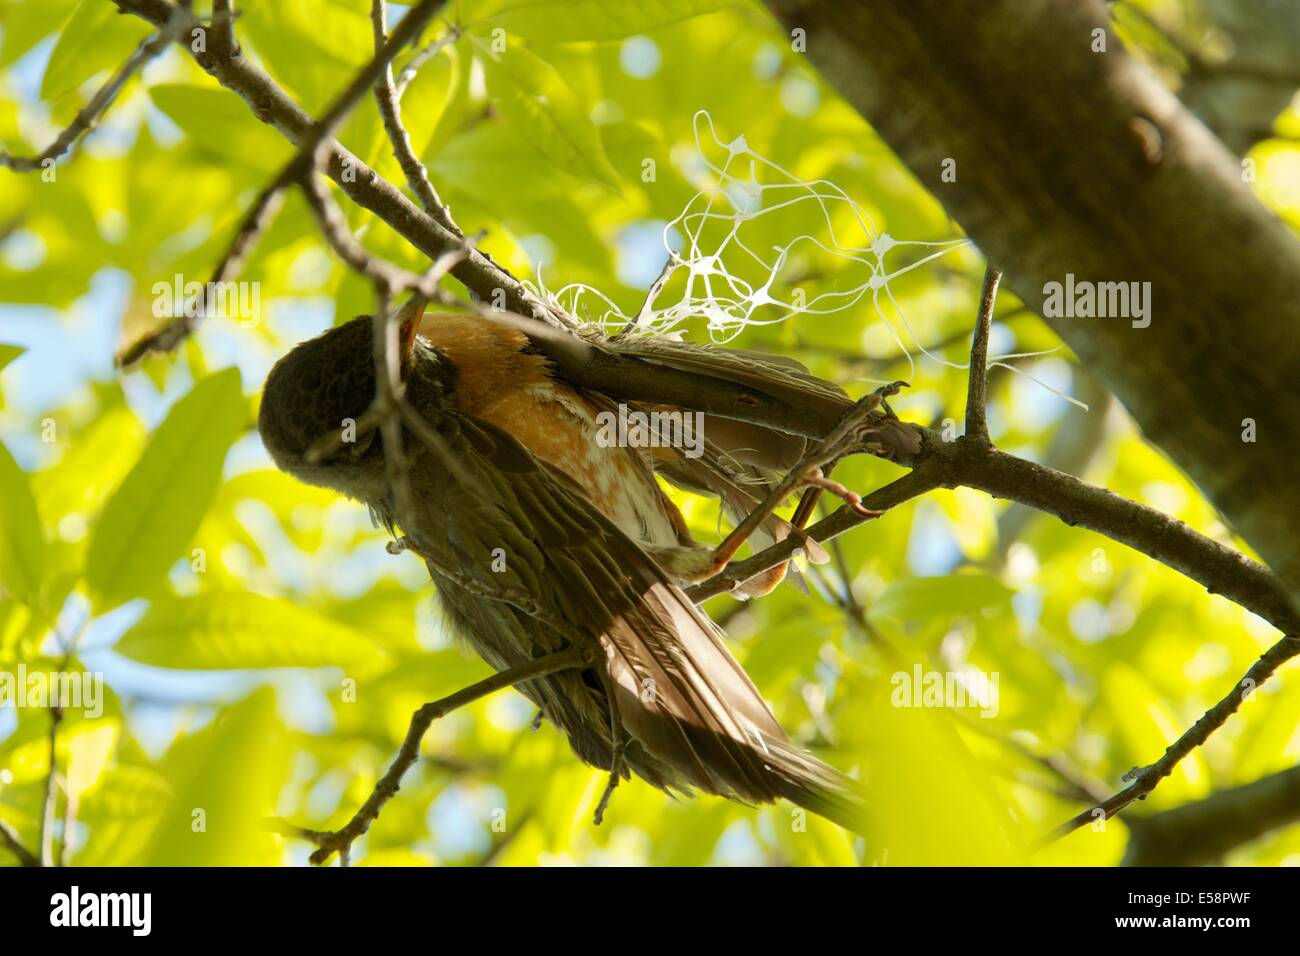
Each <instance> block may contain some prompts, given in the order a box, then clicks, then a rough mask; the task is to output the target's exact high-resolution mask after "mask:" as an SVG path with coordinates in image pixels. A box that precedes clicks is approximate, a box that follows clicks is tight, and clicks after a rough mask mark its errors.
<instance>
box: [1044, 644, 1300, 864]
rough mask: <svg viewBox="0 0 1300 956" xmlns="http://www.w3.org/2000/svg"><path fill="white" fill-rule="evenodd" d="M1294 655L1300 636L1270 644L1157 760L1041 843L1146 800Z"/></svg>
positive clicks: (1135, 771)
mask: <svg viewBox="0 0 1300 956" xmlns="http://www.w3.org/2000/svg"><path fill="white" fill-rule="evenodd" d="M1297 654H1300V635H1288V636H1287V637H1284V638H1282V640H1280V641H1278V642H1277V643H1276V644H1274V645H1273V646H1272V647H1270V648H1269V649H1268V650H1267V651H1266V652H1265V653H1264V655H1263V656H1262V657H1260V659H1259V660H1257V661H1256V662H1255V663H1254V664H1253V665H1252V666H1251V668H1250V670H1248V671H1246V675H1245V677H1243V678H1242V679H1241V680H1240V681H1239V682H1238V683H1237V685H1236V686H1235V687H1233V689H1232V691H1231V693H1229V694H1228V695H1227V696H1226V697H1224V698H1223V699H1222V700H1220V701H1219V702H1218V703H1217V704H1215V705H1214V706H1213V707H1211V708H1210V709H1209V710H1207V711H1206V712H1205V713H1204V714H1203V715H1202V716H1201V719H1200V720H1198V721H1197V722H1196V723H1194V724H1193V725H1192V726H1191V727H1190V728H1188V730H1187V731H1186V732H1185V733H1184V734H1183V735H1182V736H1181V737H1179V738H1178V739H1177V740H1175V741H1174V742H1173V743H1172V744H1170V745H1169V746H1168V747H1167V748H1165V752H1164V755H1163V756H1162V757H1161V758H1160V759H1159V760H1157V761H1156V762H1155V763H1153V764H1151V765H1149V766H1146V767H1142V768H1134V769H1133V770H1130V771H1129V772H1128V773H1127V774H1125V775H1124V779H1125V780H1132V783H1130V784H1129V785H1128V786H1127V787H1125V788H1124V789H1123V790H1121V791H1119V792H1118V793H1116V794H1115V795H1114V796H1113V797H1111V798H1110V799H1109V800H1105V801H1103V802H1102V803H1099V804H1098V805H1097V806H1095V807H1090V808H1089V809H1087V810H1085V811H1084V812H1083V813H1080V814H1078V815H1077V816H1075V817H1072V818H1071V819H1069V820H1067V821H1066V822H1065V823H1062V824H1061V825H1060V826H1059V827H1057V828H1056V829H1054V830H1053V831H1052V832H1051V833H1049V834H1048V835H1047V836H1046V837H1045V838H1044V840H1043V841H1042V845H1044V846H1046V845H1047V844H1050V843H1054V842H1056V841H1057V840H1059V839H1061V837H1063V836H1066V835H1067V834H1070V833H1073V832H1074V831H1075V830H1077V829H1079V827H1082V826H1087V825H1088V824H1089V823H1092V822H1094V821H1095V820H1096V819H1097V818H1098V816H1097V815H1098V813H1099V812H1100V813H1101V814H1102V815H1103V817H1104V818H1105V819H1110V818H1111V817H1113V816H1114V815H1115V814H1117V813H1119V812H1120V811H1121V810H1123V809H1124V808H1125V807H1127V806H1128V805H1129V804H1130V803H1132V802H1133V801H1134V800H1144V799H1146V796H1147V794H1149V793H1150V792H1151V791H1152V790H1154V789H1155V788H1156V786H1157V785H1158V784H1159V783H1160V781H1161V780H1163V779H1164V778H1165V777H1167V776H1169V774H1171V773H1172V772H1173V770H1174V767H1176V766H1177V765H1178V762H1179V761H1180V760H1182V759H1183V758H1184V757H1186V756H1187V755H1188V754H1189V753H1191V752H1192V751H1193V750H1195V749H1196V748H1197V747H1199V746H1200V745H1201V744H1203V743H1205V741H1206V740H1207V739H1208V738H1209V736H1210V735H1211V734H1212V733H1214V732H1215V731H1216V730H1218V729H1219V728H1220V727H1222V726H1223V724H1224V723H1225V722H1226V721H1227V719H1228V718H1229V717H1231V716H1232V715H1233V714H1234V713H1236V711H1237V709H1238V708H1239V707H1240V706H1241V704H1242V701H1244V700H1245V699H1246V698H1247V697H1248V696H1249V695H1250V694H1252V693H1254V692H1255V691H1256V690H1258V688H1259V687H1260V685H1262V684H1263V683H1264V682H1265V681H1266V680H1268V679H1269V678H1270V677H1271V676H1273V673H1274V672H1275V671H1276V670H1277V669H1278V668H1279V667H1281V666H1282V665H1283V664H1284V663H1286V662H1287V661H1288V660H1290V659H1291V658H1293V657H1295V656H1296V655H1297Z"/></svg>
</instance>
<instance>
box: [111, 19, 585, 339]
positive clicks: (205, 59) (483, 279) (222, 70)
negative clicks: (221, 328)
mask: <svg viewBox="0 0 1300 956" xmlns="http://www.w3.org/2000/svg"><path fill="white" fill-rule="evenodd" d="M113 2H114V3H115V4H116V5H117V6H118V8H119V9H121V10H122V11H123V12H125V13H130V14H134V15H135V16H139V17H142V18H143V19H145V20H148V21H149V22H151V23H154V24H161V23H166V22H167V20H168V18H169V17H170V15H171V12H172V10H173V9H174V7H173V5H172V4H171V3H169V2H167V0H113ZM440 5H441V4H440V2H439V0H425V2H424V3H421V4H420V5H419V6H418V7H413V8H412V9H411V11H410V12H408V13H407V15H406V17H404V18H403V20H402V23H401V24H399V25H398V28H397V30H394V32H393V35H392V36H390V37H389V40H388V44H387V45H386V46H385V48H384V49H385V53H384V54H382V55H380V56H377V57H375V59H373V60H372V61H371V62H370V64H369V65H368V66H367V68H366V69H364V70H362V71H361V72H360V73H359V74H358V75H357V78H356V79H355V80H354V81H353V84H352V85H351V86H349V88H348V90H347V91H346V93H345V95H344V96H343V97H340V100H339V103H343V102H348V103H349V104H350V103H351V102H353V101H354V99H353V98H354V96H360V95H362V94H364V92H365V90H367V89H369V88H370V86H372V85H373V83H374V82H375V80H376V79H377V78H378V76H379V75H380V73H381V72H382V69H383V65H385V64H386V63H387V62H388V59H386V58H385V57H386V56H387V55H388V53H389V52H391V53H393V54H395V53H396V52H397V50H398V49H400V48H401V46H402V45H404V44H405V43H406V42H407V41H409V39H411V37H410V36H407V32H408V31H406V30H403V26H405V25H406V24H407V23H408V22H414V21H413V20H412V17H413V16H414V15H415V14H416V13H417V12H420V13H424V12H425V11H426V9H427V12H428V14H429V15H431V14H432V13H433V12H434V10H436V8H437V7H438V6H440ZM424 19H427V17H425V18H424ZM414 32H415V31H413V30H412V31H410V33H411V34H412V35H413V34H414ZM186 50H187V51H188V47H186ZM194 59H195V62H197V63H198V64H199V66H201V67H202V68H203V69H204V70H206V71H207V72H208V73H209V74H210V75H211V76H212V77H213V78H214V79H216V80H217V81H218V82H219V83H221V84H222V85H223V86H225V87H226V88H227V89H230V90H232V91H233V92H235V93H237V94H238V95H239V96H240V97H242V98H243V99H244V100H245V101H246V102H247V103H248V104H249V107H250V108H251V109H252V111H253V114H254V115H255V116H256V117H257V118H258V119H260V120H262V121H263V122H265V123H268V124H270V125H271V126H274V127H275V128H276V129H277V130H279V131H280V132H281V133H282V134H284V136H285V137H286V138H288V139H289V140H290V141H291V142H293V143H295V144H297V145H298V146H299V147H300V150H301V151H302V152H310V150H311V149H312V148H313V147H314V145H315V144H316V143H317V142H319V144H320V146H321V147H322V149H323V151H324V159H325V161H324V162H323V163H322V164H321V168H322V170H323V171H324V172H325V173H326V174H327V175H328V176H329V177H330V178H331V179H333V180H334V181H335V182H336V183H337V184H338V185H339V186H340V187H341V188H342V189H343V191H344V192H345V193H346V194H347V195H348V196H349V197H350V198H351V199H352V200H353V201H354V202H356V203H357V204H358V205H360V206H362V207H364V208H365V209H368V210H370V211H371V212H373V213H375V214H376V215H377V216H379V218H380V219H382V220H384V221H385V222H386V223H388V224H389V225H390V226H391V227H392V228H393V229H394V230H395V231H396V232H397V233H398V234H399V235H401V236H403V237H405V238H406V239H407V240H408V241H410V242H411V244H412V245H414V246H415V247H416V248H417V249H419V250H420V251H421V252H423V253H424V254H425V255H427V256H429V257H430V258H431V259H437V258H438V257H439V256H441V255H443V254H444V253H448V252H451V251H453V250H457V249H462V248H463V247H464V240H463V238H462V237H461V236H459V235H457V234H456V233H453V232H451V231H449V230H448V229H446V228H445V227H444V226H442V225H441V224H440V223H438V222H437V221H436V220H435V219H433V218H432V217H431V216H429V214H428V213H425V212H424V211H422V210H421V209H419V208H418V207H417V206H416V205H415V204H413V203H412V202H411V201H410V200H409V199H407V198H406V196H404V195H403V194H402V192H401V190H399V189H397V188H396V187H395V186H393V185H392V184H391V183H389V182H388V181H387V180H385V179H384V178H383V177H381V176H380V175H379V174H378V173H376V172H375V171H374V170H373V169H371V168H370V167H369V166H367V165H366V164H365V163H364V162H362V161H361V160H360V159H359V158H358V157H356V156H354V155H353V154H352V153H351V152H349V151H348V150H347V149H345V148H344V147H342V146H340V145H339V144H338V143H337V142H335V141H334V140H333V138H332V137H331V136H322V137H319V139H316V138H315V137H314V136H313V130H314V129H315V127H316V124H315V123H314V122H313V121H312V118H311V117H310V116H309V115H308V114H307V113H306V112H305V111H304V110H303V109H302V108H301V107H300V106H298V104H297V103H295V102H294V101H293V100H292V99H291V98H290V97H289V96H288V94H287V93H285V92H284V90H283V89H281V88H280V86H279V85H277V84H276V83H275V81H274V80H272V79H271V78H270V77H269V76H267V74H266V73H265V72H264V71H263V70H261V69H259V68H258V67H257V66H255V65H254V64H253V63H251V62H250V61H249V58H247V57H232V56H230V55H229V51H228V50H223V49H221V47H220V43H219V42H214V43H210V44H209V48H208V51H207V52H206V53H199V54H194ZM328 119H329V114H327V115H326V117H325V118H324V119H323V120H322V122H324V121H326V120H328ZM291 178H292V177H291ZM452 275H453V276H455V278H456V279H458V280H459V281H460V282H462V283H464V285H465V286H466V287H467V288H469V289H470V290H471V291H472V292H474V293H475V294H476V295H477V296H478V297H479V298H481V299H484V300H488V301H491V300H493V299H495V298H496V295H495V293H496V292H497V290H500V292H501V295H502V296H503V297H504V304H505V306H506V307H507V308H508V309H510V311H512V312H517V313H519V314H521V315H531V316H535V317H538V318H540V319H543V320H545V321H548V322H552V323H554V324H556V325H559V326H562V327H567V326H569V325H571V324H572V323H571V320H568V319H567V317H565V316H563V315H561V314H560V313H558V312H556V311H554V310H552V309H551V308H550V307H548V306H546V305H545V304H543V303H542V302H541V301H540V300H539V299H537V298H536V297H535V296H533V295H532V294H531V293H530V292H528V290H527V289H525V288H524V286H523V285H522V284H521V283H520V282H519V280H517V279H516V278H514V276H512V275H510V273H508V272H507V271H506V270H504V269H503V268H501V267H500V266H499V265H497V264H496V263H495V262H493V261H492V260H491V259H490V258H489V257H488V256H486V255H485V254H483V253H482V252H480V251H479V250H477V249H475V250H472V251H471V252H470V254H469V256H468V257H467V258H466V259H465V260H464V261H462V262H459V263H457V265H456V267H455V268H454V269H453V270H452ZM183 338H184V334H181V335H179V336H160V337H158V338H157V339H156V340H148V339H147V340H145V341H144V342H142V343H140V346H139V347H138V348H136V349H133V350H132V353H131V355H130V356H129V357H130V358H131V359H132V360H134V359H138V358H140V357H142V356H143V355H144V354H146V353H147V352H149V351H168V350H170V349H173V348H175V347H176V346H177V345H178V344H179V342H180V341H181V340H183Z"/></svg>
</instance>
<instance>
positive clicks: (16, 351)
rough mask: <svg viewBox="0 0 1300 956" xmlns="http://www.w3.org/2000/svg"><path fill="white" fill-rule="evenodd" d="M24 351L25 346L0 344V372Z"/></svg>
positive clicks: (25, 349)
mask: <svg viewBox="0 0 1300 956" xmlns="http://www.w3.org/2000/svg"><path fill="white" fill-rule="evenodd" d="M26 351H27V346H25V345H9V344H8V343H5V342H0V371H3V370H4V367H5V366H6V365H8V364H9V363H10V362H12V361H13V360H14V359H16V358H17V357H18V356H20V355H22V354H23V353H24V352H26Z"/></svg>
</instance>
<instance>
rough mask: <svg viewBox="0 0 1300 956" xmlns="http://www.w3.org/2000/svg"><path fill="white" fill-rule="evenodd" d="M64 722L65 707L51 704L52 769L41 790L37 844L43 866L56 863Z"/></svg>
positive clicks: (50, 744)
mask: <svg viewBox="0 0 1300 956" xmlns="http://www.w3.org/2000/svg"><path fill="white" fill-rule="evenodd" d="M62 723H63V708H62V707H59V706H51V707H50V731H49V735H48V737H47V744H48V747H47V750H48V753H49V758H50V769H49V772H48V773H47V774H46V775H45V783H44V789H43V790H42V792H41V820H40V829H39V830H38V833H37V838H36V846H37V849H38V851H39V852H40V854H41V866H53V865H54V818H55V817H56V816H57V815H58V810H59V791H58V780H59V763H58V747H59V726H60V725H61V724H62Z"/></svg>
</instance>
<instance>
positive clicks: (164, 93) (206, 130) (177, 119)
mask: <svg viewBox="0 0 1300 956" xmlns="http://www.w3.org/2000/svg"><path fill="white" fill-rule="evenodd" d="M149 97H150V99H152V100H153V103H154V106H156V107H158V109H160V110H162V112H163V113H165V114H166V115H167V116H168V118H169V119H171V121H172V122H173V123H175V124H176V125H177V126H179V127H180V128H181V129H182V130H184V132H185V135H186V136H188V137H189V138H190V139H191V140H193V141H194V142H195V143H197V144H198V145H200V146H202V147H203V148H204V149H207V150H210V151H211V152H213V153H216V154H217V155H218V156H221V157H223V158H225V159H230V160H234V161H235V162H237V163H239V164H240V165H242V166H250V167H252V168H254V169H257V170H260V171H265V172H270V171H273V170H278V169H279V168H280V166H281V165H283V163H284V161H285V160H286V159H287V158H288V156H289V150H290V147H289V144H288V143H286V142H285V140H284V139H283V137H281V136H279V135H277V134H276V133H275V131H274V130H272V129H271V128H270V127H269V126H266V125H264V124H262V123H259V122H258V121H257V119H256V118H255V117H254V116H253V114H252V113H250V112H249V110H248V106H247V104H245V103H244V101H243V100H241V99H240V98H239V97H237V96H232V95H230V93H228V92H226V91H225V90H221V89H216V88H212V87H207V86H193V85H190V84H187V83H159V84H157V85H155V86H151V87H150V88H149Z"/></svg>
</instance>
